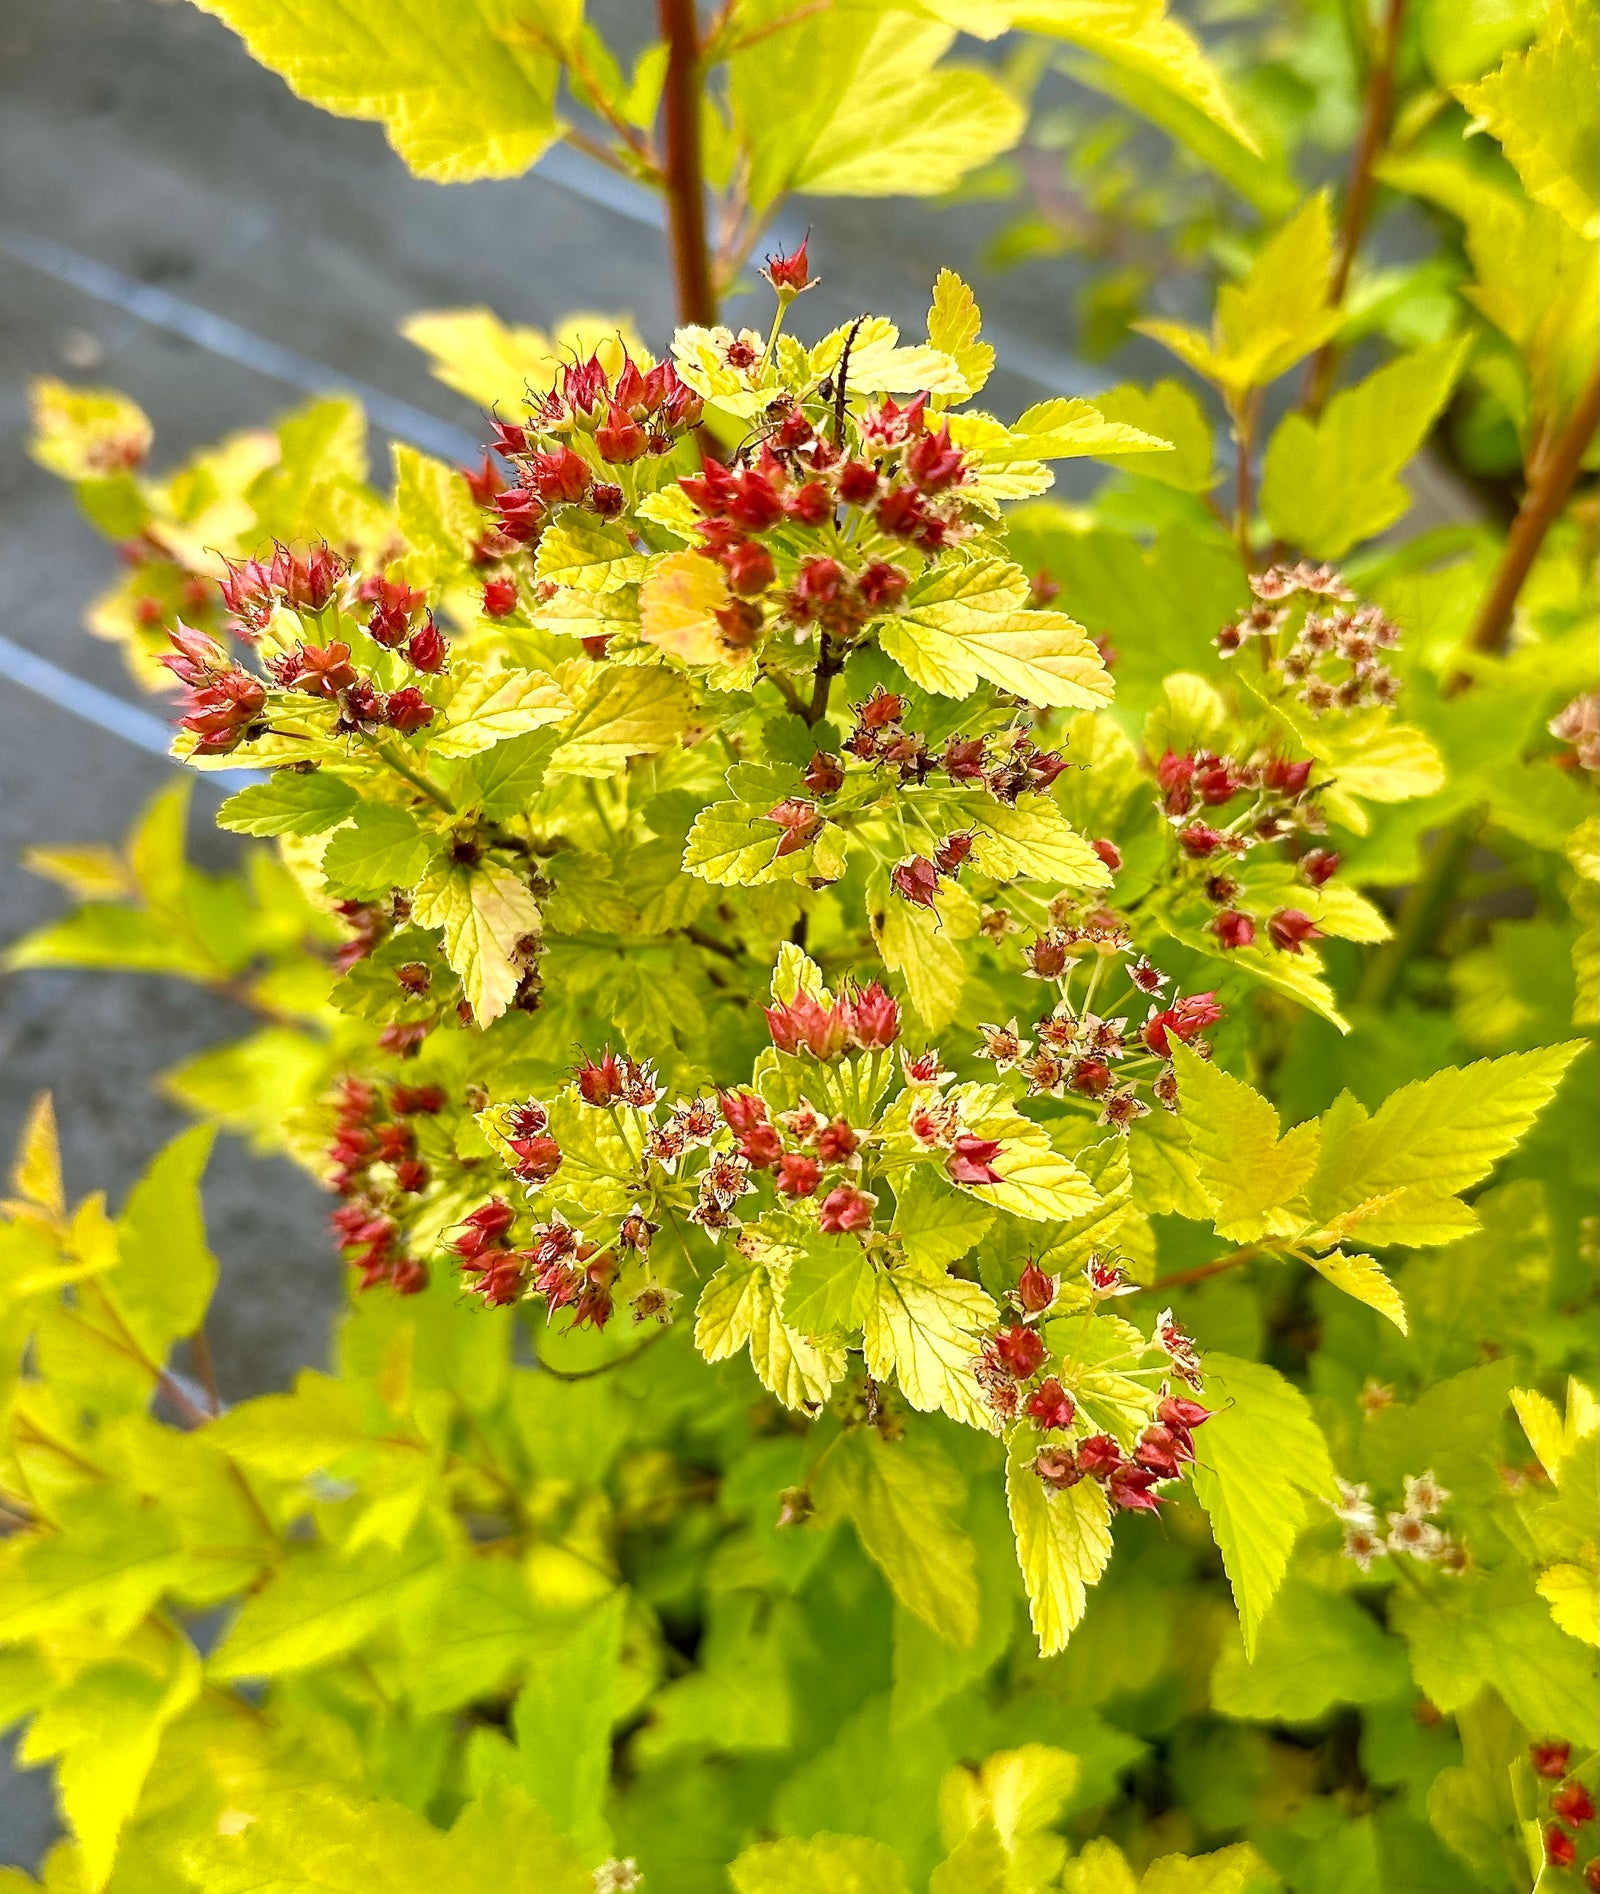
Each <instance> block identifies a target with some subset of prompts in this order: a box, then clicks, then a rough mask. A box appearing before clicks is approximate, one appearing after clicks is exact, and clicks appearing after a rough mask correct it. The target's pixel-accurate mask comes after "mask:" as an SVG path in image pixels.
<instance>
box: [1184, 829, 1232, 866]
mask: <svg viewBox="0 0 1600 1894" xmlns="http://www.w3.org/2000/svg"><path fill="white" fill-rule="evenodd" d="M1227 841H1228V838H1227V836H1225V835H1223V834H1222V833H1221V832H1220V831H1219V830H1217V829H1214V828H1212V827H1211V826H1210V824H1209V823H1206V822H1191V823H1189V825H1188V826H1187V827H1186V828H1181V829H1179V831H1178V846H1179V847H1180V848H1181V849H1182V850H1183V852H1184V854H1185V855H1187V856H1188V857H1189V859H1190V860H1191V861H1204V860H1205V858H1206V856H1208V855H1215V854H1216V852H1217V850H1218V849H1219V848H1225V847H1226V846H1227Z"/></svg>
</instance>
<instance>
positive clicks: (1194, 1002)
mask: <svg viewBox="0 0 1600 1894" xmlns="http://www.w3.org/2000/svg"><path fill="white" fill-rule="evenodd" d="M1221 1017H1222V1008H1221V1007H1220V1006H1219V1005H1218V1004H1217V996H1216V994H1215V993H1192V994H1190V996H1189V997H1188V998H1187V999H1184V1000H1174V1001H1173V1003H1172V1004H1171V1006H1169V1007H1168V1008H1167V1009H1166V1010H1165V1011H1164V1012H1160V1013H1152V1014H1151V1015H1150V1017H1149V1018H1148V1019H1147V1020H1146V1021H1145V1023H1144V1029H1143V1031H1142V1032H1141V1033H1140V1035H1139V1036H1140V1038H1141V1039H1143V1041H1144V1043H1145V1045H1146V1046H1148V1047H1149V1049H1150V1050H1151V1051H1152V1052H1153V1053H1155V1054H1156V1055H1157V1056H1158V1057H1160V1058H1163V1059H1164V1058H1166V1057H1167V1055H1168V1053H1169V1052H1170V1051H1171V1047H1170V1046H1169V1045H1168V1043H1167V1038H1168V1035H1169V1034H1170V1035H1171V1036H1172V1037H1173V1038H1174V1039H1181V1040H1182V1041H1183V1042H1184V1044H1185V1045H1187V1044H1188V1043H1189V1041H1190V1040H1191V1039H1193V1038H1195V1037H1196V1035H1197V1034H1199V1033H1203V1032H1204V1031H1205V1030H1206V1028H1207V1027H1208V1026H1214V1025H1215V1024H1216V1023H1217V1021H1218V1020H1219V1019H1221Z"/></svg>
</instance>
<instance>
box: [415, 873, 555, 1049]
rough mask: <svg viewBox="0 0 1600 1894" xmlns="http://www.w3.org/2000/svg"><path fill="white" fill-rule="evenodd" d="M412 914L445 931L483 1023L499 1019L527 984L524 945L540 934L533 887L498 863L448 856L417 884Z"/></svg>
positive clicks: (454, 964)
mask: <svg viewBox="0 0 1600 1894" xmlns="http://www.w3.org/2000/svg"><path fill="white" fill-rule="evenodd" d="M411 913H412V918H413V919H414V920H415V921H416V923H417V925H418V926H419V927H441V928H443V929H444V952H445V958H446V959H447V960H448V961H449V962H450V965H451V967H452V968H453V969H454V970H455V972H456V974H457V975H458V976H459V978H460V981H461V985H462V988H463V990H464V992H465V993H466V996H467V1003H468V1004H469V1005H470V1006H471V1008H472V1012H473V1017H474V1018H475V1019H476V1020H477V1022H478V1024H479V1025H480V1026H487V1025H490V1024H491V1023H492V1022H493V1021H495V1020H497V1019H498V1018H499V1017H500V1015H501V1014H502V1013H503V1012H504V1011H505V1010H506V1008H507V1007H508V1006H509V1005H510V1004H511V1002H512V1000H513V998H514V997H515V996H516V991H517V987H518V985H519V984H520V983H521V980H522V973H523V967H524V963H525V956H524V954H523V953H522V951H520V949H519V943H520V942H522V941H524V940H526V939H527V938H528V937H529V936H530V935H532V936H535V937H536V936H537V935H538V934H539V932H540V927H541V922H540V917H539V905H538V903H537V902H536V901H535V900H534V898H533V895H532V894H531V893H530V892H529V889H528V886H527V883H526V882H524V881H523V880H521V878H520V877H519V876H517V875H516V874H514V873H513V872H512V871H511V869H509V868H506V867H504V866H502V865H501V864H500V863H498V862H495V861H492V860H489V861H481V862H476V863H466V862H457V861H452V860H451V859H450V858H449V856H448V855H447V856H445V857H443V858H442V859H441V860H439V861H436V862H435V863H434V865H433V866H432V867H431V868H430V869H429V870H428V872H427V874H426V875H424V876H423V878H422V880H421V881H420V882H419V883H418V884H417V887H416V888H415V890H414V891H413V894H412V906H411Z"/></svg>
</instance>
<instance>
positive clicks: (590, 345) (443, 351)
mask: <svg viewBox="0 0 1600 1894" xmlns="http://www.w3.org/2000/svg"><path fill="white" fill-rule="evenodd" d="M400 333H401V334H402V335H403V336H404V337H405V338H406V340H407V341H408V342H414V343H415V344H416V345H417V347H418V348H419V349H421V350H423V351H424V353H425V354H427V356H428V357H429V361H430V366H431V368H432V370H433V373H434V376H435V377H436V378H437V379H438V380H439V381H442V382H443V383H444V385H445V386H446V387H447V388H454V389H455V390H456V392H457V393H458V394H463V395H465V396H466V398H467V399H468V400H469V401H474V402H478V403H480V404H481V405H483V406H485V407H491V406H493V405H494V403H496V402H497V401H503V402H505V403H507V404H508V405H509V406H511V407H512V408H513V409H516V410H520V409H521V407H522V404H523V400H524V398H525V396H526V395H528V394H534V395H542V394H548V393H549V391H550V389H551V388H552V387H554V386H555V383H556V380H557V377H558V376H559V375H560V373H561V370H562V368H563V367H564V366H565V365H566V364H568V363H570V362H572V361H573V360H580V361H581V360H586V359H587V358H588V357H589V356H590V355H598V356H599V358H600V363H601V366H602V367H603V368H604V369H605V371H606V373H607V375H608V376H612V377H615V375H616V374H617V373H618V371H619V370H620V369H621V367H622V361H623V356H624V354H627V355H630V356H632V358H633V360H634V361H636V362H638V363H639V364H640V365H641V366H642V367H646V368H648V367H649V366H650V356H649V353H648V351H647V350H646V349H645V346H644V344H643V342H642V341H641V340H640V338H639V336H638V334H637V332H636V331H635V329H634V327H633V324H632V323H631V322H630V321H629V320H628V318H627V317H626V316H602V315H594V314H591V313H590V312H588V311H582V312H580V313H578V314H575V315H570V316H564V317H563V318H562V319H561V321H560V322H558V323H557V324H556V327H555V329H554V330H553V331H552V332H551V333H549V334H546V333H545V331H544V330H543V329H530V328H526V327H523V326H522V325H521V324H519V323H506V322H502V321H501V320H500V318H499V317H498V316H497V315H496V314H495V313H494V311H493V310H492V309H484V308H482V307H478V308H474V309H422V310H419V311H418V312H417V313H416V314H415V315H414V316H407V317H406V319H405V321H404V322H402V323H401V324H400Z"/></svg>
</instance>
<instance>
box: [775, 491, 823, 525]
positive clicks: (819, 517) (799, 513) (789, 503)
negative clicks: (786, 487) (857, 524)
mask: <svg viewBox="0 0 1600 1894" xmlns="http://www.w3.org/2000/svg"><path fill="white" fill-rule="evenodd" d="M783 510H784V512H785V514H787V516H788V517H789V518H790V519H792V520H794V521H796V522H798V524H799V525H801V526H821V525H822V524H823V522H824V521H825V520H829V519H832V517H833V495H832V494H831V493H830V492H829V491H828V489H827V487H826V486H825V485H824V484H823V482H822V481H820V480H808V481H807V482H806V483H805V485H804V486H803V487H796V488H795V490H794V492H793V493H791V494H789V495H788V496H787V497H786V498H785V500H784V502H783Z"/></svg>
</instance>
